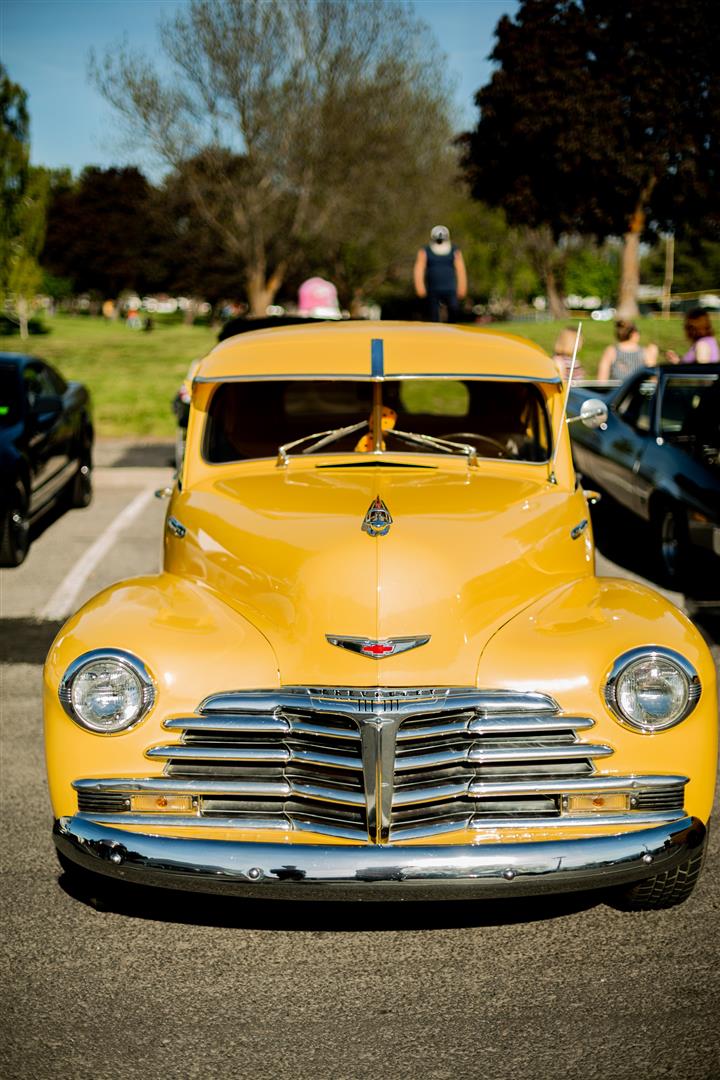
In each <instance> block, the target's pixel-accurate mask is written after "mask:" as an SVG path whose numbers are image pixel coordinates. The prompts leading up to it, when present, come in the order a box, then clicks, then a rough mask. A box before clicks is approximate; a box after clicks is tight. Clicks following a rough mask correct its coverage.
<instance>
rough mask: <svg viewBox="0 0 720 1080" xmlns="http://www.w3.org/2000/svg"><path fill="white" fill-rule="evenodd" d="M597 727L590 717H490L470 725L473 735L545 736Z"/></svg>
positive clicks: (469, 729)
mask: <svg viewBox="0 0 720 1080" xmlns="http://www.w3.org/2000/svg"><path fill="white" fill-rule="evenodd" d="M591 727H595V721H594V720H591V719H590V717H589V716H555V717H552V718H550V719H545V717H542V716H528V717H518V718H517V719H515V718H513V717H502V719H500V718H495V717H488V718H487V719H483V720H473V721H472V722H471V723H470V724H469V725H468V731H469V732H470V734H471V735H493V734H494V735H499V734H505V733H506V732H507V734H508V735H522V734H529V735H543V734H544V733H546V732H548V731H559V732H569V731H587V730H588V728H591Z"/></svg>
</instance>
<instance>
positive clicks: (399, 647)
mask: <svg viewBox="0 0 720 1080" xmlns="http://www.w3.org/2000/svg"><path fill="white" fill-rule="evenodd" d="M325 638H326V640H327V641H329V642H330V644H331V645H337V646H338V648H340V649H349V650H350V652H355V653H360V655H361V656H369V657H371V658H372V659H373V660H384V659H385V657H386V656H395V654H396V653H401V652H407V651H408V649H417V647H418V646H419V645H427V643H428V641H429V640H430V634H421V635H420V636H419V637H392V638H383V639H382V640H381V641H373V640H372V639H371V638H364V637H340V636H339V635H337V634H326V635H325Z"/></svg>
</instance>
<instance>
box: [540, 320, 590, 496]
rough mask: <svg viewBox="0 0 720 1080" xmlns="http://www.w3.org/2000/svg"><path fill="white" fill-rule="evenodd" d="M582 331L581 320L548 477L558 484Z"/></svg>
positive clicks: (552, 482)
mask: <svg viewBox="0 0 720 1080" xmlns="http://www.w3.org/2000/svg"><path fill="white" fill-rule="evenodd" d="M581 333H582V322H579V323H578V328H577V334H576V335H575V345H574V346H573V354H572V360H571V362H570V374H569V375H568V381H567V386H566V387H565V401H564V402H563V410H562V415H561V417H560V424H559V425H558V431H557V437H556V439H555V445H554V447H553V454H552V458H551V459H550V475H549V477H548V480H549V481H550V483H551V484H557V477H556V476H555V459H556V458H557V453H558V450H559V449H560V436H561V435H562V429H563V424H565V423H567V407H568V400H569V398H570V386H571V385H572V378H573V373H574V371H575V361H576V360H577V354H578V349H579V347H580V335H581Z"/></svg>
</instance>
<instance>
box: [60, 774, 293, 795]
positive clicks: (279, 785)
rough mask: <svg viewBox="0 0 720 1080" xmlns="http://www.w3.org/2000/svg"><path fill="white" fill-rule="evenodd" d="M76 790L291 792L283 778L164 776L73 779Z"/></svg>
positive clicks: (224, 792) (222, 792) (175, 792)
mask: <svg viewBox="0 0 720 1080" xmlns="http://www.w3.org/2000/svg"><path fill="white" fill-rule="evenodd" d="M72 786H73V787H74V789H75V790H76V791H98V792H99V791H117V792H120V793H123V792H124V793H127V794H131V795H132V794H133V793H138V792H152V793H157V794H158V795H163V794H168V793H172V794H173V795H258V796H264V795H267V796H268V797H273V796H275V795H277V796H279V797H282V796H286V797H287V796H288V795H290V794H291V791H292V789H291V787H290V784H288V783H287V781H285V780H277V781H267V782H265V781H259V780H174V779H170V778H168V777H166V776H153V777H148V778H146V779H135V778H127V779H126V778H123V777H117V778H112V779H110V778H108V779H100V780H73V785H72Z"/></svg>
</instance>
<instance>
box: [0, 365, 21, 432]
mask: <svg viewBox="0 0 720 1080" xmlns="http://www.w3.org/2000/svg"><path fill="white" fill-rule="evenodd" d="M19 416H20V380H19V378H18V369H17V367H16V366H15V364H0V427H10V425H11V424H15V423H17V421H18V418H19Z"/></svg>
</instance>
